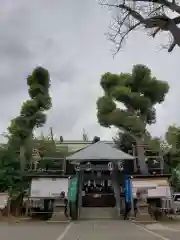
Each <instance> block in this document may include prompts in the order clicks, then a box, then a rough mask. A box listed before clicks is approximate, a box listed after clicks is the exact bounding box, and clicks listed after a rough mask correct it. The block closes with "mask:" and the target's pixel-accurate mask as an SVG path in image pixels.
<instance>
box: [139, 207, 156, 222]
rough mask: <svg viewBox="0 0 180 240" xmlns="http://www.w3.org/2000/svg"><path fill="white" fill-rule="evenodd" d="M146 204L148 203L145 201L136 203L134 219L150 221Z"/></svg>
mask: <svg viewBox="0 0 180 240" xmlns="http://www.w3.org/2000/svg"><path fill="white" fill-rule="evenodd" d="M148 206H149V205H148V204H147V203H141V204H138V205H137V208H138V212H137V215H136V218H135V220H138V221H145V222H148V221H149V222H151V221H152V217H151V215H150V214H149V211H148Z"/></svg>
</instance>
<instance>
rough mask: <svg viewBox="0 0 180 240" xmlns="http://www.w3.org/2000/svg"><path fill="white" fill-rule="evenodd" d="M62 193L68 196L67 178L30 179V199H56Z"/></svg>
mask: <svg viewBox="0 0 180 240" xmlns="http://www.w3.org/2000/svg"><path fill="white" fill-rule="evenodd" d="M62 191H64V192H65V194H66V196H67V194H68V178H38V179H32V182H31V191H30V197H40V198H41V197H42V198H43V197H44V198H45V197H52V198H53V197H58V196H60V193H61V192H62Z"/></svg>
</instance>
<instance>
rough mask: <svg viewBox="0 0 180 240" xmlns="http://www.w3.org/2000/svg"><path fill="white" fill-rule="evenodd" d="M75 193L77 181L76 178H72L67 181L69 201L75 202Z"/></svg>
mask: <svg viewBox="0 0 180 240" xmlns="http://www.w3.org/2000/svg"><path fill="white" fill-rule="evenodd" d="M77 191H78V179H77V177H73V178H71V179H69V193H68V200H69V201H71V202H76V199H77Z"/></svg>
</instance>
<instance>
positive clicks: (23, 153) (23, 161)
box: [20, 145, 26, 173]
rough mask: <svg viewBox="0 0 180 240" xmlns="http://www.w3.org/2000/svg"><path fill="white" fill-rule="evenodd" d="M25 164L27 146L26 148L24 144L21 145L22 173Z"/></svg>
mask: <svg viewBox="0 0 180 240" xmlns="http://www.w3.org/2000/svg"><path fill="white" fill-rule="evenodd" d="M25 164H26V160H25V148H24V145H21V147H20V165H21V173H23V172H24V169H25Z"/></svg>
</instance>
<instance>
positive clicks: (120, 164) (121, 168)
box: [118, 162, 124, 171]
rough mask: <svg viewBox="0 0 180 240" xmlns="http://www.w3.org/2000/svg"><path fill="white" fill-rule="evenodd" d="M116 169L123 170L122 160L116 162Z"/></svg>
mask: <svg viewBox="0 0 180 240" xmlns="http://www.w3.org/2000/svg"><path fill="white" fill-rule="evenodd" d="M118 169H119V171H123V170H124V166H123V164H122V162H118Z"/></svg>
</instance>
